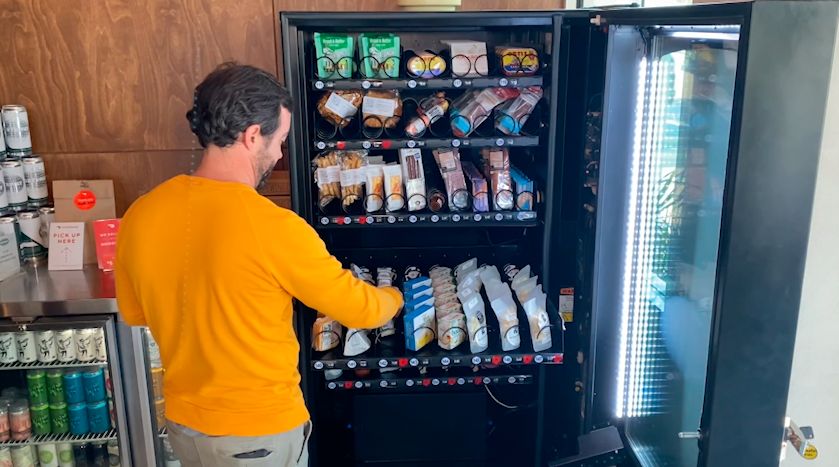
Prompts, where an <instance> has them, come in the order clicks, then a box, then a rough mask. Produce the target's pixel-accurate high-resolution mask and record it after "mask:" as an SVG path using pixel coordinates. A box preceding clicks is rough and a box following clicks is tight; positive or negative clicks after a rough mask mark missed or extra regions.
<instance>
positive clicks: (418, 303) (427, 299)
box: [405, 294, 434, 313]
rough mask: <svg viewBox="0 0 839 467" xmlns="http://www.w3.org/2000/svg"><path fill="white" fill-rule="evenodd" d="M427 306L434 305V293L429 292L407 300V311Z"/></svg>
mask: <svg viewBox="0 0 839 467" xmlns="http://www.w3.org/2000/svg"><path fill="white" fill-rule="evenodd" d="M425 306H434V295H432V294H428V295H424V296H421V297H416V298H414V299H413V300H411V301H406V302H405V313H409V312H411V311H414V310H418V309H420V308H422V307H425Z"/></svg>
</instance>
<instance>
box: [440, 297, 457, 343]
mask: <svg viewBox="0 0 839 467" xmlns="http://www.w3.org/2000/svg"><path fill="white" fill-rule="evenodd" d="M453 295H454V300H451V301H449V302H446V303H443V304H442V305H440V306H439V307H438V306H436V305H435V306H434V308H435V309H436V311H437V312H436V316H437V321H438V322H439V321H440V318H443V317H445V316H448V315H451V314H455V313H462V312H463V309H462V308H461V306H460V302H459V301H457V295H455V294H453ZM437 337H440V334H439V333H437Z"/></svg>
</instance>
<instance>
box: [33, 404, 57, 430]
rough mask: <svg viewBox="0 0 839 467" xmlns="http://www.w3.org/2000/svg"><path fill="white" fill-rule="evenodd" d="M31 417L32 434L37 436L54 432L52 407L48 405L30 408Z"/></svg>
mask: <svg viewBox="0 0 839 467" xmlns="http://www.w3.org/2000/svg"><path fill="white" fill-rule="evenodd" d="M29 416H30V417H31V418H32V433H34V434H36V435H48V434H50V432H51V431H52V425H51V423H50V406H48V405H47V404H38V405H33V406H32V407H30V408H29Z"/></svg>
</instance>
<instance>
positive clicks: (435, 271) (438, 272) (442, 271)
mask: <svg viewBox="0 0 839 467" xmlns="http://www.w3.org/2000/svg"><path fill="white" fill-rule="evenodd" d="M428 277H430V278H431V281H432V282H434V279H436V278H441V277H442V278H448V279H453V278H452V269H451V268H448V267H446V266H432V267H431V269H429V270H428Z"/></svg>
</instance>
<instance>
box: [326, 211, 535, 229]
mask: <svg viewBox="0 0 839 467" xmlns="http://www.w3.org/2000/svg"><path fill="white" fill-rule="evenodd" d="M404 225H413V226H426V227H432V226H440V227H455V226H474V225H480V226H509V227H536V226H538V225H539V219H538V217H537V215H536V211H505V212H485V213H473V212H459V213H458V212H441V213H431V212H419V213H410V212H408V213H405V212H402V213H393V214H369V215H353V216H318V219H317V227H318V228H340V227H367V226H375V227H397V226H404Z"/></svg>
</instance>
